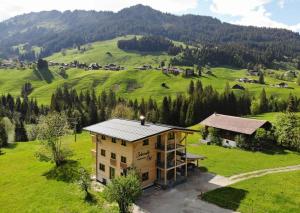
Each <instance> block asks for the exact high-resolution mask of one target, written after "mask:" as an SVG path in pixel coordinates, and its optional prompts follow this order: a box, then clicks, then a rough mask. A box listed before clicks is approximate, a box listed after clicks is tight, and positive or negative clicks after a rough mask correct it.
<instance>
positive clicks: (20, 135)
mask: <svg viewBox="0 0 300 213" xmlns="http://www.w3.org/2000/svg"><path fill="white" fill-rule="evenodd" d="M15 141H16V142H26V141H28V137H27V133H26V129H25V127H24V123H23V122H22V121H20V122H17V123H16V126H15Z"/></svg>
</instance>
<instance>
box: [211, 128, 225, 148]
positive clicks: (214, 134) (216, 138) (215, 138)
mask: <svg viewBox="0 0 300 213" xmlns="http://www.w3.org/2000/svg"><path fill="white" fill-rule="evenodd" d="M208 132H209V136H210V142H211V143H212V144H215V145H218V146H221V145H222V139H221V138H220V131H219V130H218V129H215V128H212V127H210V128H208Z"/></svg>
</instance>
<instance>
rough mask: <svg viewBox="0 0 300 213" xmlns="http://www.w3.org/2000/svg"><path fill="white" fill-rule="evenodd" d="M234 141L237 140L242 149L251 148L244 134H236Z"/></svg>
mask: <svg viewBox="0 0 300 213" xmlns="http://www.w3.org/2000/svg"><path fill="white" fill-rule="evenodd" d="M234 141H235V142H236V145H237V147H239V148H241V149H249V147H250V146H249V144H248V142H247V140H246V138H245V136H244V135H237V136H235V138H234Z"/></svg>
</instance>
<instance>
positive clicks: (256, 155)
mask: <svg viewBox="0 0 300 213" xmlns="http://www.w3.org/2000/svg"><path fill="white" fill-rule="evenodd" d="M188 151H189V152H191V153H195V154H199V155H203V156H205V157H207V159H205V160H203V161H201V162H200V164H201V166H203V167H206V169H207V170H208V171H209V172H213V173H216V174H220V175H223V176H231V175H235V174H240V173H244V172H250V171H255V170H260V169H267V168H275V167H282V166H290V165H297V164H300V154H299V153H297V152H292V151H288V150H280V151H278V152H277V153H272V152H270V153H264V152H250V151H244V150H240V149H230V148H223V147H219V146H214V145H200V146H194V145H189V146H188Z"/></svg>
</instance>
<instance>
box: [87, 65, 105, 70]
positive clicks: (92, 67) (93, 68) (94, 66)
mask: <svg viewBox="0 0 300 213" xmlns="http://www.w3.org/2000/svg"><path fill="white" fill-rule="evenodd" d="M88 68H89V70H99V69H100V68H102V67H101V66H100V65H99V64H97V63H91V64H90V65H89V66H88Z"/></svg>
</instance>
